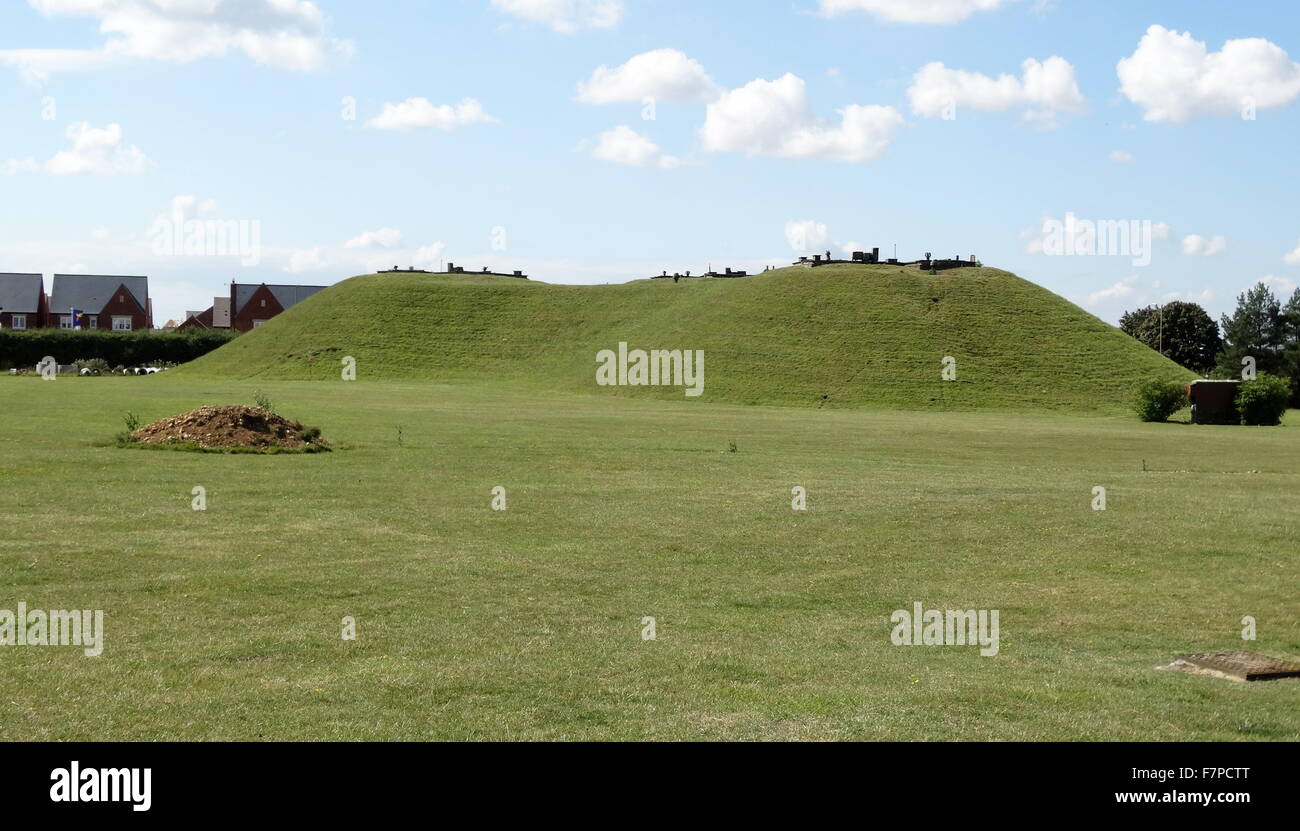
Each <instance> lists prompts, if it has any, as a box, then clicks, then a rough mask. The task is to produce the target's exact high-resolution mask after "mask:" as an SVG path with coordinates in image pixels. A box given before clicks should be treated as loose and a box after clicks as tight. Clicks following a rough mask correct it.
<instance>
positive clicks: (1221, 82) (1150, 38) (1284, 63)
mask: <svg viewBox="0 0 1300 831" xmlns="http://www.w3.org/2000/svg"><path fill="white" fill-rule="evenodd" d="M1116 70H1117V72H1118V74H1119V81H1120V91H1121V92H1122V93H1124V95H1125V96H1127V97H1128V99H1129V100H1130V101H1132V102H1133V103H1135V104H1137V105H1139V106H1140V107H1142V108H1143V109H1144V110H1146V113H1145V115H1144V116H1143V117H1144V118H1145V119H1146V120H1147V121H1168V122H1183V121H1187V120H1188V119H1191V118H1195V117H1197V116H1203V115H1238V114H1240V113H1242V112H1243V111H1245V110H1246V109H1248V108H1249V109H1260V110H1264V109H1270V108H1272V107H1280V106H1283V105H1284V104H1288V103H1290V102H1291V101H1293V100H1295V98H1296V97H1297V96H1300V63H1296V62H1295V61H1293V60H1291V59H1290V57H1288V56H1287V53H1286V52H1285V51H1283V50H1282V48H1281V47H1279V46H1277V45H1275V44H1273V43H1271V42H1269V41H1267V40H1264V39H1263V38H1241V39H1238V40H1229V41H1227V42H1226V43H1224V44H1223V48H1222V49H1220V50H1219V51H1218V52H1210V51H1208V49H1207V48H1206V45H1205V42H1204V41H1199V40H1193V39H1192V35H1191V32H1183V33H1179V32H1175V31H1172V30H1170V29H1166V28H1164V27H1163V26H1152V27H1150V28H1149V29H1147V31H1146V34H1145V35H1143V36H1142V40H1141V41H1139V42H1138V46H1137V50H1136V51H1134V53H1133V54H1132V55H1130V56H1129V57H1127V58H1121V59H1120V61H1119V64H1118V66H1117V68H1116Z"/></svg>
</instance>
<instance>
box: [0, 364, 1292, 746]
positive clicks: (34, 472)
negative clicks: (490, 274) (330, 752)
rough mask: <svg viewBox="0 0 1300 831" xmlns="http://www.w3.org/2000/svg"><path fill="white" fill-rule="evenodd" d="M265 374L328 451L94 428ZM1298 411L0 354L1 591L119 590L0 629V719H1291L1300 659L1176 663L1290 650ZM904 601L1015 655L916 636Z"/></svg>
mask: <svg viewBox="0 0 1300 831" xmlns="http://www.w3.org/2000/svg"><path fill="white" fill-rule="evenodd" d="M259 389H260V390H262V391H264V392H265V393H266V394H268V395H269V396H270V397H271V398H272V399H273V400H274V402H275V403H276V406H277V410H278V411H279V412H280V413H281V414H283V415H286V416H288V417H290V418H293V419H297V420H300V421H303V422H305V423H307V424H311V425H317V426H320V427H321V428H322V429H323V430H324V433H325V436H326V437H327V438H329V439H331V440H333V441H334V442H336V443H337V444H338V445H339V446H340V449H339V450H338V451H337V452H333V453H328V454H321V455H314V456H303V455H286V456H222V455H205V454H188V453H145V452H137V451H131V450H122V449H117V448H115V447H111V446H101V444H100V443H102V442H106V441H108V440H109V439H111V437H112V436H113V434H115V433H116V432H118V431H120V430H121V429H122V421H121V415H122V414H123V413H125V412H126V411H128V410H130V411H133V412H135V413H136V414H138V415H139V416H140V417H141V418H142V419H143V420H144V421H146V422H147V421H151V420H154V419H157V418H160V417H163V416H167V415H174V414H176V413H179V412H183V411H186V410H189V409H192V408H194V407H197V406H200V405H203V404H227V403H252V401H253V394H254V392H255V391H256V390H259ZM1290 416H1291V418H1290V421H1291V424H1292V426H1283V427H1281V428H1240V427H1238V428H1230V427H1192V426H1188V425H1182V424H1169V425H1146V424H1140V423H1138V422H1136V421H1135V420H1131V419H1128V418H1122V417H1073V416H1064V415H1010V414H999V413H938V412H931V413H914V412H890V411H862V410H848V409H837V410H829V409H827V410H810V409H780V408H768V407H740V406H719V405H716V404H708V403H704V402H702V401H672V402H669V401H663V402H660V401H650V400H632V399H629V398H627V397H618V398H615V397H600V396H587V397H561V396H553V397H544V396H540V395H538V394H536V393H524V392H518V391H515V392H512V391H510V390H508V389H501V388H496V387H490V386H487V385H482V384H479V385H460V386H445V385H438V384H435V383H373V382H365V381H364V380H363V381H359V382H356V383H345V382H342V381H336V382H328V381H315V382H307V381H302V382H293V381H280V382H271V381H265V382H263V381H259V382H241V383H234V382H228V381H219V380H206V379H201V378H185V377H167V376H165V375H163V376H156V377H150V378H92V379H79V378H60V379H58V380H57V381H54V382H43V381H40V380H37V379H34V378H8V377H5V378H0V526H2V527H3V528H4V533H3V536H2V537H0V609H11V610H12V609H15V608H16V605H17V603H18V602H19V601H24V602H26V603H27V605H28V607H29V608H43V609H49V608H56V609H74V608H75V609H103V610H104V611H105V615H106V646H105V649H104V654H103V655H102V656H101V657H99V658H89V657H85V656H83V655H82V653H81V650H80V649H77V648H71V647H64V648H53V647H44V648H42V647H17V646H11V647H9V646H6V647H0V702H3V706H0V738H4V739H11V740H72V739H112V740H127V739H133V740H167V739H253V740H256V739H1137V740H1164V741H1169V740H1187V739H1211V740H1259V739H1264V740H1293V741H1294V740H1296V739H1300V682H1292V681H1284V682H1273V683H1258V684H1250V685H1245V684H1234V683H1232V682H1228V681H1221V680H1217V679H1211V678H1204V677H1195V676H1189V675H1183V674H1178V673H1169V672H1159V671H1156V670H1155V669H1154V667H1155V666H1156V665H1157V664H1161V663H1167V662H1168V661H1169V660H1170V659H1171V658H1172V657H1173V656H1174V655H1175V654H1176V653H1180V652H1201V651H1213V650H1221V649H1242V648H1245V649H1253V650H1256V651H1260V652H1264V653H1267V654H1271V655H1276V656H1279V657H1288V658H1291V659H1297V658H1300V604H1297V595H1296V590H1297V586H1300V559H1298V558H1297V553H1298V552H1297V548H1300V546H1298V545H1297V540H1300V528H1298V527H1297V525H1298V522H1297V521H1298V519H1300V510H1297V501H1296V500H1297V493H1298V492H1300V433H1298V432H1297V426H1295V425H1297V424H1300V422H1298V421H1297V415H1296V413H1291V414H1290ZM399 428H400V437H401V440H400V444H399V441H398V436H399V432H398V431H399ZM733 442H734V443H735V445H736V451H735V452H734V453H733V452H730V450H729V446H730V444H731V443H733ZM1144 461H1145V465H1146V467H1147V470H1146V471H1145V472H1144V470H1143V464H1144ZM498 485H500V486H503V487H505V488H506V492H507V504H508V509H507V510H506V511H503V512H495V511H493V510H492V509H491V507H490V501H491V498H492V497H491V490H492V488H493V487H494V486H498ZM195 486H203V487H204V488H206V491H207V501H208V505H207V510H206V511H202V512H198V511H194V510H192V509H191V499H192V497H191V489H192V488H194V487H195ZM794 486H802V487H804V488H806V489H807V493H808V510H807V511H806V512H795V511H792V510H791V507H790V501H791V488H792V487H794ZM1094 486H1103V487H1105V488H1107V510H1105V511H1094V510H1092V507H1091V503H1092V499H1093V496H1092V489H1093V487H1094ZM913 601H921V602H922V603H923V604H924V605H925V607H926V608H939V609H948V608H961V609H968V608H973V609H997V610H999V611H1000V622H1001V645H1000V646H1001V651H1000V654H998V655H997V656H996V657H987V658H986V657H980V656H979V654H978V649H977V648H976V647H939V646H935V647H924V646H918V647H900V646H894V645H893V644H892V643H891V641H890V637H889V635H890V630H891V628H892V627H891V624H890V622H889V616H890V613H891V612H892V611H893V610H895V609H904V608H905V609H910V608H911V605H912V603H913ZM1245 615H1251V616H1253V617H1255V618H1256V620H1257V621H1258V640H1257V641H1255V642H1253V643H1250V642H1243V641H1242V639H1241V634H1240V633H1241V619H1242V617H1243V616H1245ZM344 616H353V617H355V619H356V622H357V630H358V637H357V639H356V640H355V641H344V640H342V638H341V637H340V632H341V620H342V618H343V617H344ZM644 616H653V617H655V618H656V622H657V639H656V640H653V641H645V640H642V637H641V628H642V626H641V620H642V618H643V617H644Z"/></svg>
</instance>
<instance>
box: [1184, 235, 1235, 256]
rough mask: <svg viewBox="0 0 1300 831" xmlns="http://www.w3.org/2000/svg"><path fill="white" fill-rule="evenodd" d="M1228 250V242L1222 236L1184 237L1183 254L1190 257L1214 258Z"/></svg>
mask: <svg viewBox="0 0 1300 831" xmlns="http://www.w3.org/2000/svg"><path fill="white" fill-rule="evenodd" d="M1227 248H1228V241H1227V240H1226V239H1225V238H1223V237H1222V236H1215V237H1203V236H1201V235H1200V234H1189V235H1187V236H1185V237H1183V253H1184V254H1186V255H1188V256H1189V257H1213V256H1214V255H1215V254H1222V253H1223V252H1224V251H1226V250H1227Z"/></svg>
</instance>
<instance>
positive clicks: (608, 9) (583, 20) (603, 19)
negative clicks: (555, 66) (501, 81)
mask: <svg viewBox="0 0 1300 831" xmlns="http://www.w3.org/2000/svg"><path fill="white" fill-rule="evenodd" d="M492 8H494V9H496V10H497V11H499V12H504V13H505V14H510V15H514V16H515V17H521V18H523V19H524V20H531V21H533V22H534V23H542V24H545V25H547V26H550V27H551V28H552V29H554V30H555V31H557V32H559V33H560V34H564V35H571V34H573V33H575V32H577V31H578V30H580V29H612V28H613V27H615V26H617V25H618V24H619V21H621V20H622V19H623V15H625V14H626V13H627V9H626V7H624V5H623V0H492Z"/></svg>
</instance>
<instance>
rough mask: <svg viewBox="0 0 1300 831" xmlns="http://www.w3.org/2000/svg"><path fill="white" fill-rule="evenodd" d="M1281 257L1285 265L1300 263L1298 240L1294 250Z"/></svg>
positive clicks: (1299, 243)
mask: <svg viewBox="0 0 1300 831" xmlns="http://www.w3.org/2000/svg"><path fill="white" fill-rule="evenodd" d="M1282 259H1283V260H1284V261H1286V264H1287V265H1300V241H1297V242H1296V247H1295V250H1294V251H1291V252H1288V253H1287V255H1286V256H1284V257H1283V258H1282Z"/></svg>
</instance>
